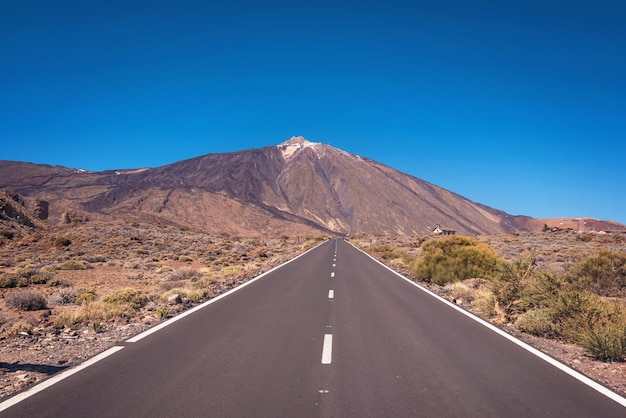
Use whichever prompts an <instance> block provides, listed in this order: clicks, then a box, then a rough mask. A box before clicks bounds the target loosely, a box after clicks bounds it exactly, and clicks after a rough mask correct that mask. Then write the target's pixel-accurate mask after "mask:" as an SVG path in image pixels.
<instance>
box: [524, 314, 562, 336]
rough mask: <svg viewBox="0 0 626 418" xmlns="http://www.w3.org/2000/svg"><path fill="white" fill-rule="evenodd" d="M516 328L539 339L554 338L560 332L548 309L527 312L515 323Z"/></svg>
mask: <svg viewBox="0 0 626 418" xmlns="http://www.w3.org/2000/svg"><path fill="white" fill-rule="evenodd" d="M515 327H516V328H517V329H519V330H520V331H522V332H526V333H528V334H531V335H536V336H537V337H546V338H553V337H555V336H556V335H557V334H558V332H557V330H556V325H555V323H554V320H553V317H552V314H551V313H550V311H549V310H548V309H536V310H532V311H527V312H525V313H523V314H522V315H520V316H519V318H518V319H517V320H516V321H515Z"/></svg>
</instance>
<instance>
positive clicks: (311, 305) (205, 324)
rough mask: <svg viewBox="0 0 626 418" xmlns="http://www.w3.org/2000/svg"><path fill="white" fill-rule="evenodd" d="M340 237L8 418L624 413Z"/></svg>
mask: <svg viewBox="0 0 626 418" xmlns="http://www.w3.org/2000/svg"><path fill="white" fill-rule="evenodd" d="M545 357H546V356H543V358H542V355H540V354H538V352H533V350H532V349H529V348H528V347H525V345H524V344H523V343H521V342H518V341H517V340H515V339H513V338H512V337H510V336H507V334H506V333H504V332H502V331H500V330H498V329H496V328H495V327H493V326H490V325H488V324H486V323H485V322H484V321H481V320H479V319H477V318H475V317H473V316H472V315H470V314H468V313H466V312H464V311H462V310H461V309H459V308H458V307H456V306H454V305H452V304H451V303H447V302H446V301H443V300H442V299H441V298H439V297H437V296H434V295H433V294H431V293H430V292H428V291H427V290H425V289H424V288H422V287H420V286H418V285H416V284H414V283H411V282H410V281H408V280H407V279H404V278H403V277H401V276H400V275H398V274H397V273H394V272H393V271H391V270H390V269H388V268H387V267H385V266H383V265H382V264H380V263H379V262H377V261H375V260H374V259H372V258H371V257H369V256H368V255H367V254H365V253H363V252H361V251H360V250H358V249H356V248H355V247H353V246H352V245H351V244H349V243H348V242H346V241H344V240H328V241H325V242H324V243H322V244H320V245H318V246H317V247H315V248H313V249H311V250H309V251H308V252H306V253H304V254H303V255H301V256H299V257H297V258H295V259H293V260H291V261H290V262H288V263H285V264H283V265H281V266H279V267H278V268H275V269H273V270H272V271H270V272H268V273H265V274H263V275H261V276H259V277H257V278H255V279H253V280H252V281H250V282H248V283H246V284H244V285H242V286H240V287H239V288H236V289H234V290H233V291H230V292H228V293H227V294H225V295H222V296H220V297H217V298H215V299H212V300H210V301H209V302H206V303H204V304H203V305H199V306H198V307H196V308H194V309H193V310H191V311H188V312H186V313H185V314H182V315H180V316H178V317H175V318H172V319H171V320H169V321H167V322H164V323H162V324H160V325H159V326H157V327H155V328H153V329H151V330H148V331H147V332H145V333H143V334H140V335H138V336H136V337H134V338H131V339H130V340H128V341H125V342H122V343H120V344H118V345H117V346H116V347H114V348H112V349H110V350H108V351H106V352H104V353H102V354H101V355H99V356H97V357H95V358H94V359H92V360H90V361H88V362H87V363H85V364H83V365H81V366H79V367H76V368H73V369H69V370H67V371H65V372H63V373H60V375H59V376H53V377H52V378H50V379H49V380H47V381H44V382H43V383H41V384H39V385H38V386H35V387H33V388H31V389H30V390H28V391H26V392H23V393H19V394H17V395H15V396H13V397H11V398H9V399H7V400H5V401H4V402H2V403H0V411H1V412H0V416H2V417H5V416H6V417H359V418H361V417H569V418H572V417H604V418H606V417H625V416H626V407H625V405H626V401H625V400H624V398H622V397H620V396H618V395H616V394H614V393H613V392H610V391H608V390H607V389H605V388H603V387H601V386H599V385H597V384H594V382H592V381H589V379H586V378H584V376H582V377H581V376H580V375H577V373H576V372H573V371H570V370H569V369H567V368H566V367H565V366H563V365H561V364H560V363H557V362H555V361H554V360H551V359H549V358H548V359H546V358H545Z"/></svg>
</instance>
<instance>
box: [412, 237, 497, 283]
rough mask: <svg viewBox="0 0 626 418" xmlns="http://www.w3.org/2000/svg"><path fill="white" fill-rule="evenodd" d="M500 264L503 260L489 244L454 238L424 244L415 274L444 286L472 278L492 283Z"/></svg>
mask: <svg viewBox="0 0 626 418" xmlns="http://www.w3.org/2000/svg"><path fill="white" fill-rule="evenodd" d="M499 264H500V259H499V258H498V256H497V255H496V254H495V253H494V251H493V250H492V249H491V248H490V247H489V246H488V245H487V244H484V243H481V242H478V241H475V240H473V239H471V238H467V237H462V236H458V235H455V236H451V237H445V238H438V239H431V240H429V241H427V242H425V243H424V244H423V245H422V247H421V250H420V257H419V258H418V261H417V263H416V264H415V267H414V268H413V273H414V274H415V276H417V277H418V278H420V279H423V280H426V281H428V282H432V283H434V284H438V285H443V284H445V283H450V282H455V281H462V280H466V279H470V278H482V279H493V278H494V277H495V275H496V273H497V271H498V265H499Z"/></svg>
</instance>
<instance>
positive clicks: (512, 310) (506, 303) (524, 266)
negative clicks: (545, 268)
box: [493, 255, 535, 321]
mask: <svg viewBox="0 0 626 418" xmlns="http://www.w3.org/2000/svg"><path fill="white" fill-rule="evenodd" d="M534 269H535V257H534V256H533V255H531V256H530V257H529V258H526V259H520V260H517V261H515V262H512V263H502V264H501V267H500V276H499V277H498V279H497V280H495V282H494V286H493V293H494V295H495V297H496V303H497V305H498V307H499V308H500V310H501V311H502V313H503V315H504V319H505V320H506V321H511V320H512V319H513V318H514V317H515V316H516V315H519V314H520V313H523V312H524V311H525V307H524V306H523V304H522V300H521V299H522V292H523V290H524V289H525V287H526V286H527V281H528V280H529V279H530V277H531V276H532V274H533V272H534Z"/></svg>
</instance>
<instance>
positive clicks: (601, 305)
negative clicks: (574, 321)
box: [576, 299, 626, 361]
mask: <svg viewBox="0 0 626 418" xmlns="http://www.w3.org/2000/svg"><path fill="white" fill-rule="evenodd" d="M582 320H583V321H584V324H583V326H582V327H581V328H582V329H581V331H579V333H578V334H577V335H576V341H577V342H578V343H579V344H580V345H581V346H582V347H584V348H585V349H586V350H587V351H588V352H589V354H591V355H592V356H594V357H595V358H596V359H598V360H611V361H624V360H626V312H625V309H624V306H623V305H621V304H620V303H617V302H611V303H608V302H603V301H601V300H600V299H596V300H595V303H594V304H593V305H592V306H590V309H589V310H588V311H587V312H585V314H584V315H583V316H582Z"/></svg>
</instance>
